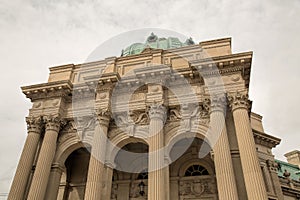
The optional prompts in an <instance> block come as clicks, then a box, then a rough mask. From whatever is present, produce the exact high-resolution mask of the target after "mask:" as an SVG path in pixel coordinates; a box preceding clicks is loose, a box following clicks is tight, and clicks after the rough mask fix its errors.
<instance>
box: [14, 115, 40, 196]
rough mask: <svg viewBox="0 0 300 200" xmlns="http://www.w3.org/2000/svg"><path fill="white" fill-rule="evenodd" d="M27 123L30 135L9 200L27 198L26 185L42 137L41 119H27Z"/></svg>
mask: <svg viewBox="0 0 300 200" xmlns="http://www.w3.org/2000/svg"><path fill="white" fill-rule="evenodd" d="M26 122H27V129H28V135H27V138H26V141H25V145H24V148H23V151H22V154H21V157H20V161H19V164H18V167H17V170H16V174H15V176H14V180H13V182H12V185H11V188H10V192H9V195H8V200H23V199H24V198H25V197H24V194H25V190H26V185H27V183H28V179H29V176H30V173H31V169H32V165H33V162H34V158H35V155H36V151H37V148H38V144H39V141H40V137H41V128H42V121H41V118H40V117H38V118H34V117H27V118H26Z"/></svg>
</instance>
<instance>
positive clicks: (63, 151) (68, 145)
mask: <svg viewBox="0 0 300 200" xmlns="http://www.w3.org/2000/svg"><path fill="white" fill-rule="evenodd" d="M90 146H91V141H90V140H89V139H87V140H84V141H81V140H80V138H79V137H70V138H68V139H66V140H64V141H62V142H61V143H59V145H58V147H57V150H56V154H55V158H54V163H58V164H59V165H60V166H64V163H65V161H66V159H67V158H68V157H69V155H70V154H71V153H72V152H74V151H75V150H77V149H80V148H82V147H90Z"/></svg>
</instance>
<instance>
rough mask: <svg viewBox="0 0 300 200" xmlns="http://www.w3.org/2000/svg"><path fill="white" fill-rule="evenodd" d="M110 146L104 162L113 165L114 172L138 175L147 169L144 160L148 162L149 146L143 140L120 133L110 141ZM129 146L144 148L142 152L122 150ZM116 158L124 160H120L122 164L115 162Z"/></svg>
mask: <svg viewBox="0 0 300 200" xmlns="http://www.w3.org/2000/svg"><path fill="white" fill-rule="evenodd" d="M110 144H111V145H109V148H108V151H107V152H108V153H107V155H106V160H107V161H109V162H111V163H113V165H114V167H115V169H116V170H119V171H124V172H129V173H139V172H140V171H141V170H142V169H145V168H147V167H148V163H147V161H146V160H148V146H149V144H148V142H147V141H146V140H145V139H144V138H137V137H131V136H129V135H127V134H126V133H125V132H123V131H120V132H119V134H117V135H116V136H115V137H114V138H112V140H110ZM130 144H133V145H137V146H144V147H143V149H144V150H143V152H132V151H127V150H126V149H124V147H126V146H127V145H130ZM146 147H147V148H146ZM145 148H146V149H145ZM118 156H119V157H122V158H125V159H124V160H120V162H122V163H120V162H118V161H116V158H117V157H118Z"/></svg>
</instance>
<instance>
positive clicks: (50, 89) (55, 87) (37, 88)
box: [21, 80, 73, 101]
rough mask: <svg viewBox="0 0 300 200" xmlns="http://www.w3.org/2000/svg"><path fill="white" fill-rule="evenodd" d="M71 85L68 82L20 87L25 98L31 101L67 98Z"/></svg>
mask: <svg viewBox="0 0 300 200" xmlns="http://www.w3.org/2000/svg"><path fill="white" fill-rule="evenodd" d="M72 87H73V84H72V83H71V82H70V81H69V80H64V81H55V82H49V83H42V84H36V85H30V86H23V87H21V89H22V92H23V93H24V94H25V95H26V97H27V98H29V99H31V100H32V101H33V100H36V99H43V98H48V97H62V96H67V95H69V94H70V93H71V91H72Z"/></svg>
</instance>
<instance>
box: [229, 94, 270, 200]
mask: <svg viewBox="0 0 300 200" xmlns="http://www.w3.org/2000/svg"><path fill="white" fill-rule="evenodd" d="M229 100H230V103H231V104H230V105H231V108H232V112H233V119H234V125H235V130H236V135H237V140H238V146H239V152H240V157H241V163H242V169H243V174H244V179H245V185H246V190H247V196H248V199H249V200H266V199H267V192H266V187H265V183H264V180H263V176H262V171H261V168H260V164H259V161H258V156H257V152H256V146H255V142H254V137H253V132H252V129H251V125H250V120H249V116H248V107H249V100H248V96H247V95H246V94H240V93H236V94H233V95H230V96H229Z"/></svg>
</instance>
